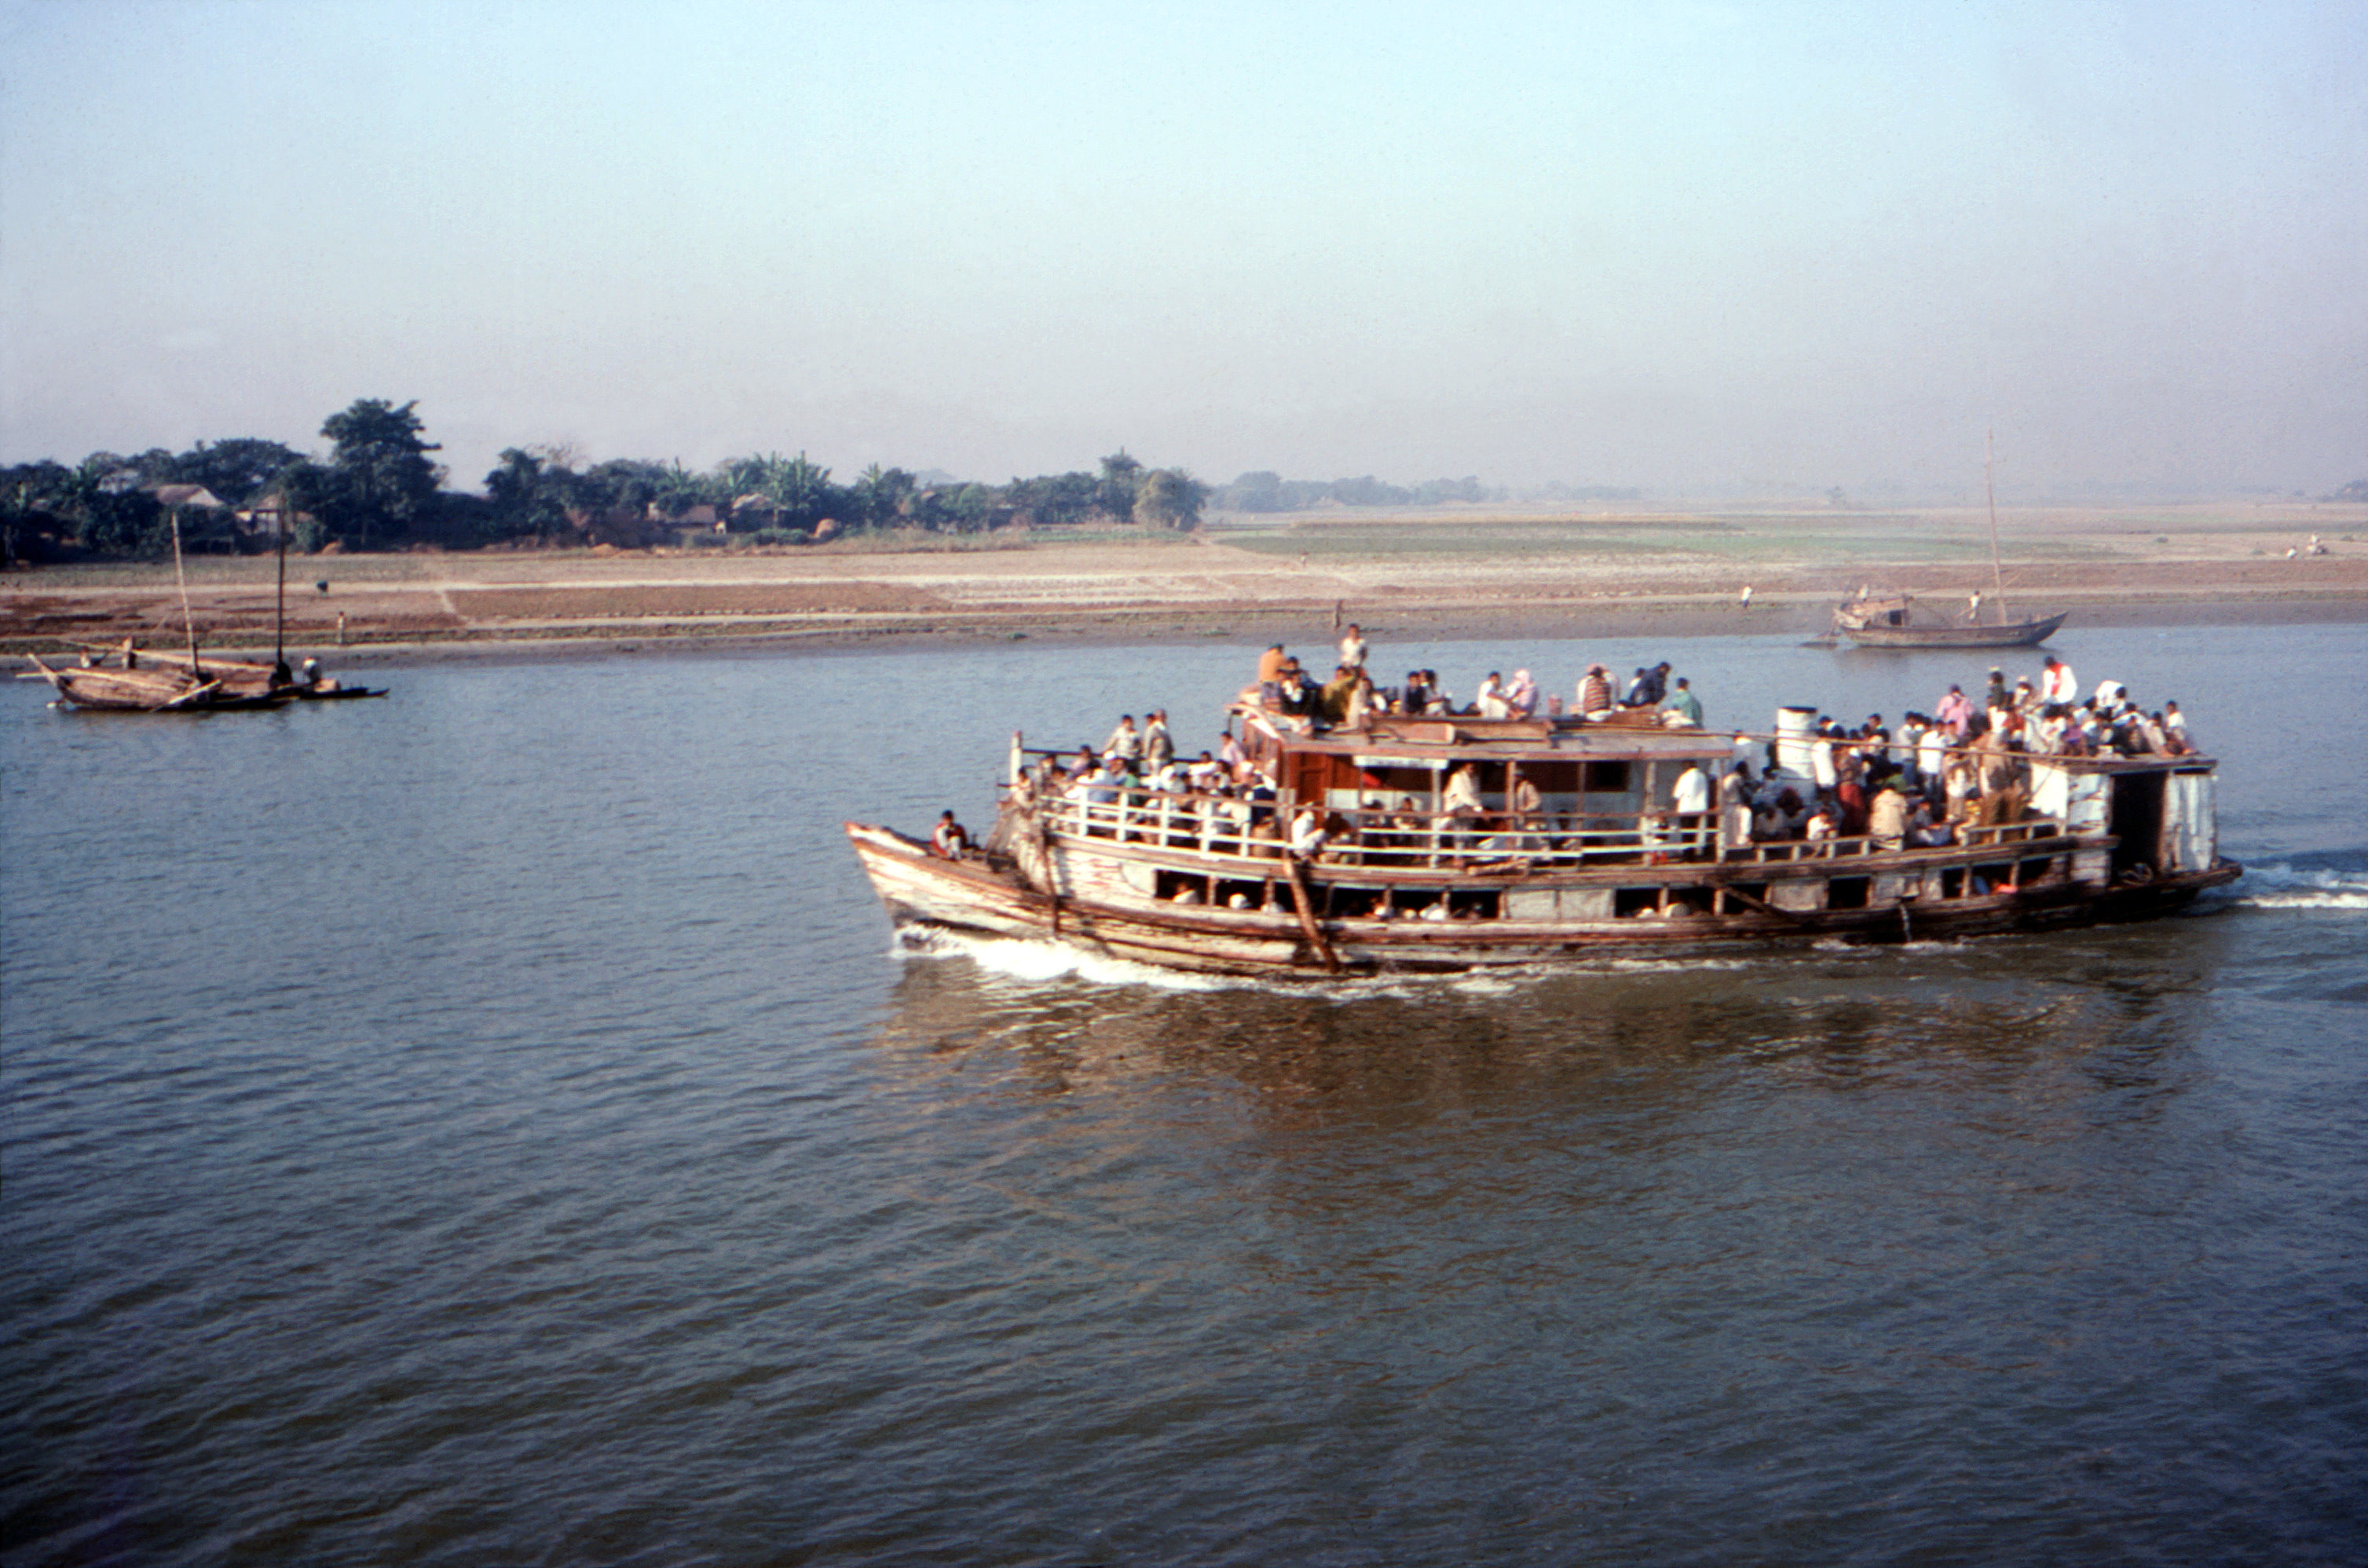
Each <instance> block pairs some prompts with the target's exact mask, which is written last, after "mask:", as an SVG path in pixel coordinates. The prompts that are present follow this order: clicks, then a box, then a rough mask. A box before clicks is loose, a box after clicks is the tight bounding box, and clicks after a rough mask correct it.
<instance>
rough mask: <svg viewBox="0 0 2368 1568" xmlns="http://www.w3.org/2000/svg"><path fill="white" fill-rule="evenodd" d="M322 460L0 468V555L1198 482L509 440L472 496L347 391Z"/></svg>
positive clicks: (711, 528) (1185, 522) (623, 542)
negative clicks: (687, 460) (700, 464)
mask: <svg viewBox="0 0 2368 1568" xmlns="http://www.w3.org/2000/svg"><path fill="white" fill-rule="evenodd" d="M321 434H322V435H324V436H325V437H328V438H329V441H330V443H331V446H330V451H329V455H328V456H327V457H326V458H325V459H319V458H314V457H311V456H307V455H306V454H304V453H302V452H299V451H297V450H295V449H293V448H290V447H287V446H283V445H281V444H280V443H279V442H278V441H268V440H261V439H257V438H254V437H242V438H239V439H235V440H226V441H212V442H207V441H200V442H199V443H198V444H197V445H196V446H194V447H192V448H190V449H188V451H185V452H173V451H167V450H165V449H163V448H161V447H160V448H156V449H153V450H150V451H145V452H141V453H139V454H137V455H136V456H131V457H126V456H123V455H120V454H119V453H115V452H93V453H92V454H91V455H90V456H88V457H86V458H85V459H84V460H82V461H81V462H79V463H76V464H73V465H71V466H69V465H67V464H65V463H61V462H56V461H51V460H43V461H40V462H29V463H18V464H16V465H15V466H13V467H10V468H7V469H0V559H6V560H9V561H57V560H72V559H75V558H80V557H154V556H159V555H162V554H165V553H166V552H167V551H169V550H170V549H171V541H172V527H173V521H174V519H175V517H178V520H179V524H180V529H181V540H182V545H183V548H184V549H187V550H195V551H248V552H252V551H264V550H269V549H271V548H273V546H274V544H275V542H276V541H277V539H278V535H279V528H280V525H281V520H282V518H283V517H284V518H285V519H286V521H287V527H288V530H289V543H290V548H292V549H297V550H306V551H310V550H318V549H321V548H324V547H325V546H328V545H331V544H334V545H336V546H337V547H338V548H340V549H344V550H400V549H404V548H407V547H409V546H413V545H422V544H425V545H435V546H438V547H441V548H444V549H450V550H469V549H482V548H485V547H488V546H517V547H560V546H567V545H585V544H615V545H619V546H624V547H643V546H648V545H653V544H666V543H677V542H696V543H709V542H726V541H730V540H745V541H753V542H758V543H803V542H811V541H814V540H822V539H828V538H832V537H835V536H837V535H839V534H842V533H850V532H858V531H862V530H867V529H874V528H926V529H930V530H935V531H942V532H948V533H970V532H976V531H979V530H981V529H985V528H996V527H1006V526H1010V525H1014V524H1024V525H1037V526H1055V527H1057V526H1064V525H1065V526H1074V525H1078V524H1092V523H1104V524H1118V523H1142V524H1146V525H1149V526H1152V527H1155V528H1194V527H1196V526H1198V525H1199V523H1200V521H1201V511H1202V509H1203V508H1204V507H1205V506H1206V505H1207V504H1208V497H1209V490H1208V486H1206V485H1204V484H1202V483H1201V482H1200V481H1198V480H1196V479H1194V478H1193V477H1192V476H1191V475H1190V474H1189V473H1187V472H1184V471H1183V470H1182V469H1177V468H1145V467H1144V465H1143V464H1142V463H1141V462H1139V461H1137V460H1135V459H1133V458H1132V457H1130V456H1128V455H1127V454H1126V453H1125V452H1123V451H1120V452H1117V453H1115V454H1113V455H1111V456H1110V457H1107V458H1104V459H1102V460H1101V467H1100V472H1095V473H1087V472H1072V473H1053V474H1040V475H1038V476H1037V477H1035V478H1033V479H1014V480H1012V481H1011V482H1010V483H1008V484H999V485H997V484H977V483H962V482H959V481H954V480H951V479H950V478H947V477H945V476H942V475H933V476H931V479H932V480H933V481H936V482H934V483H933V482H925V481H924V480H923V479H922V478H920V477H918V476H916V475H915V474H913V473H910V472H906V471H905V470H904V469H901V468H882V467H880V466H879V465H877V464H874V465H873V466H871V468H868V469H866V470H865V471H864V472H862V473H860V474H859V475H857V476H856V477H855V479H854V480H853V481H851V482H849V483H837V482H835V481H833V479H832V478H831V473H830V470H828V469H826V468H823V467H821V466H819V465H817V464H815V463H813V462H810V461H808V460H807V459H806V457H805V454H803V452H801V453H800V454H798V455H797V456H796V457H783V456H781V455H780V454H779V453H767V454H764V455H761V456H749V457H742V458H733V459H730V460H726V461H724V462H721V463H718V464H716V465H715V467H713V468H712V469H709V470H707V471H705V472H694V471H692V470H689V469H686V468H684V467H683V466H682V465H681V464H680V463H678V462H677V463H662V462H653V461H647V460H640V459H633V458H615V459H611V460H608V461H606V462H599V463H591V464H582V463H580V462H579V460H577V459H576V458H575V456H574V455H573V454H571V453H569V452H567V451H565V450H564V449H552V448H547V447H542V448H536V447H512V448H509V449H507V450H505V451H504V452H503V453H502V454H501V459H500V461H499V462H497V463H496V464H495V467H494V468H493V470H492V472H488V473H487V474H486V475H485V479H484V488H485V493H484V494H483V495H474V494H466V493H463V492H459V491H452V490H447V489H445V488H444V482H445V477H446V475H445V471H444V470H443V469H441V468H440V467H438V465H437V464H436V463H435V461H434V460H432V459H431V458H430V457H429V456H428V454H429V453H431V452H435V451H438V450H439V447H438V444H437V443H435V442H433V441H430V440H428V439H427V437H426V432H425V427H424V426H422V424H421V422H420V418H419V415H418V412H417V404H416V403H404V404H402V405H401V406H400V407H398V406H396V405H395V404H393V403H390V402H387V401H385V400H383V399H377V398H364V399H361V400H359V401H358V402H356V403H353V404H352V405H351V406H350V407H348V408H347V409H345V410H343V411H342V412H340V413H337V414H334V415H330V416H329V418H328V419H327V420H326V421H325V422H324V423H323V425H322V426H321Z"/></svg>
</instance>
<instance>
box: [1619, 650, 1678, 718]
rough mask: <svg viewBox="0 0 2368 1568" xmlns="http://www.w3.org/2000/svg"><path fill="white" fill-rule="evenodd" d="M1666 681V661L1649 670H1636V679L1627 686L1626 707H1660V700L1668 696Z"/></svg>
mask: <svg viewBox="0 0 2368 1568" xmlns="http://www.w3.org/2000/svg"><path fill="white" fill-rule="evenodd" d="M1668 680H1669V665H1668V661H1667V660H1663V661H1662V662H1661V663H1660V664H1657V665H1654V666H1653V667H1652V668H1650V669H1640V670H1638V671H1637V672H1636V678H1635V679H1634V681H1631V682H1630V683H1629V686H1628V701H1627V706H1629V707H1631V708H1658V707H1659V706H1660V705H1661V699H1663V698H1664V697H1667V696H1668V694H1669V688H1668Z"/></svg>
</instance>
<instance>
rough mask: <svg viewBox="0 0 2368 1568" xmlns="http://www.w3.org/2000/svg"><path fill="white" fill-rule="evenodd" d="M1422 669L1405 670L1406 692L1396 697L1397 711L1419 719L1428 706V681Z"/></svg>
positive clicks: (1410, 717)
mask: <svg viewBox="0 0 2368 1568" xmlns="http://www.w3.org/2000/svg"><path fill="white" fill-rule="evenodd" d="M1425 674H1426V672H1424V671H1422V670H1408V671H1406V693H1405V695H1404V696H1402V697H1401V698H1399V699H1398V711H1399V712H1401V713H1404V714H1405V715H1406V717H1408V718H1409V719H1419V718H1421V717H1422V715H1423V714H1424V712H1425V711H1426V710H1429V707H1430V683H1429V681H1428V680H1426V679H1425V678H1424V676H1425Z"/></svg>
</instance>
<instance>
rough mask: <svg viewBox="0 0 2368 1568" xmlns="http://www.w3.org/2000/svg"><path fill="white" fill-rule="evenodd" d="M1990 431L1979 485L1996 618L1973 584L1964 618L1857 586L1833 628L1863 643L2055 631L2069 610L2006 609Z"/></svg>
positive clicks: (1931, 642) (2001, 638)
mask: <svg viewBox="0 0 2368 1568" xmlns="http://www.w3.org/2000/svg"><path fill="white" fill-rule="evenodd" d="M1996 445H1997V442H1996V437H1992V438H1991V441H1990V443H1989V445H1988V446H1987V447H1986V448H1985V449H1984V452H1983V457H1982V491H1983V494H1984V495H1985V496H1986V497H1987V501H1988V504H1989V516H1990V582H1991V586H1992V589H1993V592H1994V595H1995V597H1993V598H1992V599H1991V601H1990V608H1991V613H1992V614H1993V615H1994V616H1995V617H1996V619H1987V620H1986V619H1983V617H1982V596H1981V592H1980V590H1979V589H1976V590H1975V592H1974V593H1973V595H1972V596H1971V598H1970V601H1969V602H1968V604H1967V605H1966V608H1965V617H1964V619H1963V620H1959V619H1954V618H1952V617H1951V616H1950V615H1948V614H1947V613H1946V612H1944V611H1940V610H1936V609H1934V608H1932V607H1931V606H1930V605H1919V604H1918V603H1917V602H1916V601H1915V598H1914V597H1912V596H1910V595H1907V594H1904V593H1902V594H1894V595H1890V596H1888V597H1875V596H1873V594H1871V593H1870V592H1869V591H1868V590H1867V589H1865V588H1863V587H1861V589H1859V591H1858V593H1857V594H1856V595H1855V596H1853V597H1850V598H1848V599H1845V600H1843V601H1842V603H1841V604H1840V605H1839V607H1838V608H1836V609H1835V610H1834V631H1835V632H1836V633H1838V634H1839V635H1841V636H1843V637H1847V638H1849V639H1850V641H1851V642H1855V643H1857V644H1858V645H1859V646H1860V647H1861V648H2035V647H2037V646H2039V644H2041V643H2042V642H2046V641H2047V640H2048V639H2049V638H2050V637H2053V636H2054V635H2055V629H2056V628H2057V627H2059V626H2062V625H2063V624H2064V622H2065V619H2066V617H2067V616H2068V615H2069V614H2070V613H2071V612H2070V611H2068V610H2066V611H2059V612H2058V613H2056V614H2055V615H2044V616H2036V617H2032V618H2029V619H2021V620H2017V619H2012V618H2010V617H2009V615H2008V614H2007V608H2006V562H2005V559H2004V557H2003V555H2002V553H2001V552H2000V551H1999V549H1998V487H1997V485H1996V484H1995V483H1993V481H1992V478H1991V470H1992V468H1993V467H1994V466H1995V457H1996V453H1995V448H1996Z"/></svg>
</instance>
